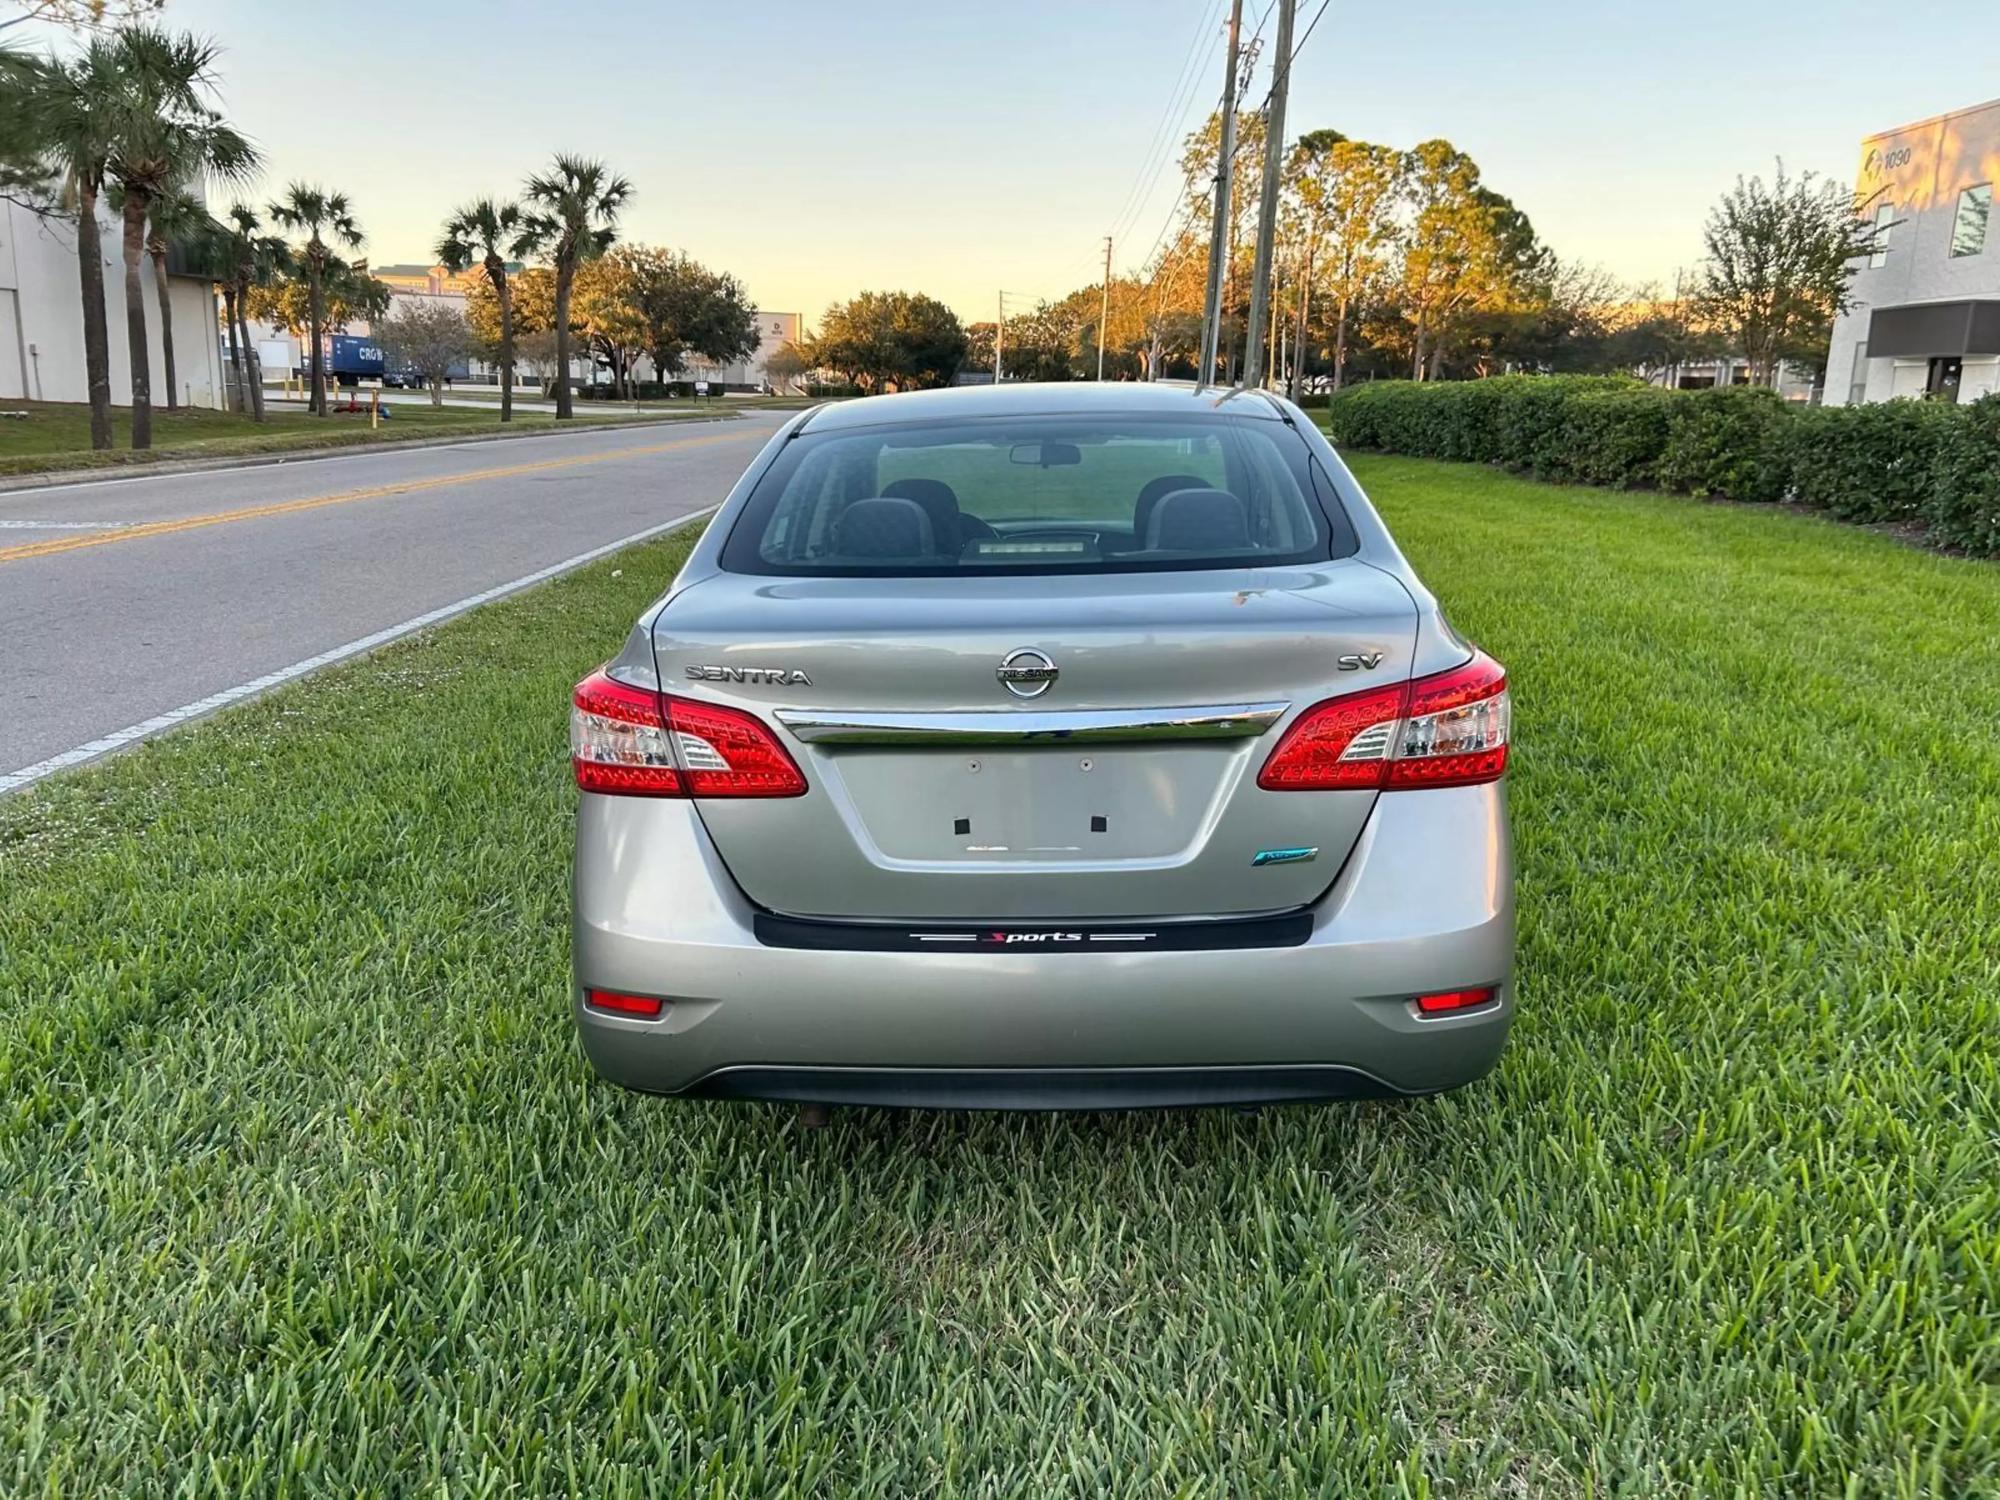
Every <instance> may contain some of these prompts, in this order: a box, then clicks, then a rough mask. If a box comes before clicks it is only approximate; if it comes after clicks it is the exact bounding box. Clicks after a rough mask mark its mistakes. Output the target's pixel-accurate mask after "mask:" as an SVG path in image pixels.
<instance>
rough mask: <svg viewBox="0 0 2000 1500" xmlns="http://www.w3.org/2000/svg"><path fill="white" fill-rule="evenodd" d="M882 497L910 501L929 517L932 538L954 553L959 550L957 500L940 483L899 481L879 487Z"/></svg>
mask: <svg viewBox="0 0 2000 1500" xmlns="http://www.w3.org/2000/svg"><path fill="white" fill-rule="evenodd" d="M882 493H883V495H884V496H886V497H888V498H890V499H894V500H913V501H915V502H916V503H917V504H918V505H921V506H922V507H923V508H924V514H925V515H927V516H929V517H930V521H931V535H932V536H933V537H935V538H936V539H937V541H938V542H939V543H940V544H941V545H943V546H946V547H949V548H951V550H953V551H957V550H958V541H959V535H958V533H959V526H958V496H957V495H955V494H953V493H952V489H951V486H950V485H948V484H946V483H945V482H944V481H943V480H942V479H898V480H894V481H892V482H891V483H889V484H885V485H883V486H882Z"/></svg>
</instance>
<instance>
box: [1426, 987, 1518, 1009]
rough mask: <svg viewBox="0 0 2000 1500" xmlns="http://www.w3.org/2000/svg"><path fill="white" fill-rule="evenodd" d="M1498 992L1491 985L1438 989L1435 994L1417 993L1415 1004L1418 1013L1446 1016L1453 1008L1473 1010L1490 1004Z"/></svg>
mask: <svg viewBox="0 0 2000 1500" xmlns="http://www.w3.org/2000/svg"><path fill="white" fill-rule="evenodd" d="M1497 993H1498V992H1497V991H1496V990H1494V988H1493V987H1492V986H1491V985H1487V986H1485V987H1484V988H1481V989H1471V990H1439V991H1438V992H1437V993H1436V994H1435V995H1419V996H1417V998H1416V1001H1415V1004H1416V1007H1417V1010H1418V1012H1419V1013H1420V1014H1422V1015H1426V1016H1446V1015H1450V1014H1451V1013H1452V1012H1453V1011H1455V1010H1475V1009H1477V1008H1478V1007H1479V1006H1482V1005H1491V1004H1492V1003H1493V999H1494V996H1495V995H1496V994H1497Z"/></svg>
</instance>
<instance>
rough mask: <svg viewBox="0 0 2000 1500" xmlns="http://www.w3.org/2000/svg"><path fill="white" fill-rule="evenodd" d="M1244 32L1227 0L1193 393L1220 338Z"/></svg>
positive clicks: (1235, 3)
mask: <svg viewBox="0 0 2000 1500" xmlns="http://www.w3.org/2000/svg"><path fill="white" fill-rule="evenodd" d="M1242 30H1243V0H1229V55H1228V56H1227V57H1226V58H1224V59H1223V63H1222V69H1223V72H1222V139H1221V141H1220V142H1219V143H1218V149H1217V151H1216V156H1215V221H1214V223H1212V224H1211V225H1210V226H1209V234H1208V297H1207V300H1206V301H1205V302H1204V303H1203V305H1202V313H1201V369H1200V370H1198V371H1196V372H1195V377H1194V383H1195V389H1197V390H1199V389H1200V388H1201V387H1202V386H1205V385H1207V384H1208V383H1209V378H1210V377H1211V376H1212V375H1213V374H1214V373H1215V353H1216V345H1217V344H1218V342H1220V340H1221V338H1222V277H1223V274H1224V272H1225V271H1226V270H1227V269H1228V264H1227V262H1228V257H1229V201H1230V197H1229V195H1230V187H1231V183H1230V177H1231V174H1232V172H1233V170H1234V168H1235V165H1236V51H1237V44H1238V38H1239V36H1240V34H1241V32H1242Z"/></svg>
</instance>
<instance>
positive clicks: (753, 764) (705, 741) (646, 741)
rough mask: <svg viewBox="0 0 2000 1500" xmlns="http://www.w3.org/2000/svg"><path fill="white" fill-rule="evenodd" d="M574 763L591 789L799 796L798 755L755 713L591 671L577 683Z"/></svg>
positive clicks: (646, 794)
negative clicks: (634, 683)
mask: <svg viewBox="0 0 2000 1500" xmlns="http://www.w3.org/2000/svg"><path fill="white" fill-rule="evenodd" d="M569 744H570V759H571V763H572V764H573V765H574V766H575V768H576V784H577V785H578V786H579V787H581V788H583V790H584V791H586V792H606V793H610V794H611V795H613V796H625V797H687V796H694V797H796V796H798V795H799V794H800V793H802V792H803V791H805V789H806V779H805V776H804V775H803V774H802V773H801V772H800V771H799V768H798V763H797V762H796V761H794V760H793V759H792V757H791V756H790V755H789V754H787V753H786V751H785V747H784V746H783V745H781V744H779V743H778V740H777V737H776V736H775V735H773V734H772V733H771V731H770V730H769V729H768V728H767V727H766V726H765V725H764V723H763V721H762V720H761V719H759V718H757V717H756V715H754V714H747V713H744V712H742V711H741V710H739V709H734V708H724V707H722V706H721V705H719V704H715V703H697V702H695V701H693V700H692V699H688V698H675V697H672V696H670V695H667V694H664V693H656V692H654V691H652V690H651V689H649V688H635V687H631V686H628V685H627V684H625V683H622V682H617V681H614V680H613V679H612V678H610V677H608V676H606V675H605V674H604V673H603V672H593V673H591V674H590V676H588V677H586V678H585V679H584V680H583V681H582V682H580V683H578V684H577V686H576V694H575V697H574V699H573V702H572V707H571V710H570V720H569Z"/></svg>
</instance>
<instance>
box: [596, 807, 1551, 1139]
mask: <svg viewBox="0 0 2000 1500" xmlns="http://www.w3.org/2000/svg"><path fill="white" fill-rule="evenodd" d="M1256 873H1257V872H1255V871H1253V870H1251V869H1248V868H1246V869H1245V870H1244V872H1243V876H1244V879H1245V880H1254V879H1255V878H1256ZM574 899H575V909H574V965H575V972H576V981H577V983H576V990H575V993H574V995H573V1002H574V1007H575V1013H576V1022H577V1027H578V1030H579V1032H580V1034H581V1036H582V1041H583V1047H584V1051H585V1052H586V1054H587V1055H588V1056H589V1058H590V1061H591V1062H592V1064H593V1065H594V1066H595V1067H596V1068H597V1070H598V1071H599V1072H600V1073H602V1074H603V1075H604V1076H605V1077H606V1078H609V1079H611V1080H613V1081H615V1082H617V1083H621V1084H625V1085H627V1086H628V1087H631V1088H635V1089H642V1090H646V1091H649V1092H656V1093H681V1092H696V1093H705V1094H720V1095H729V1096H735V1097H754V1098H776V1099H801V1100H822V1101H827V1102H836V1103H882V1104H904V1105H920V1106H931V1105H937V1106H959V1107H972V1108H1001V1109H1011V1108H1107V1107H1118V1106H1135V1105H1136V1106H1162V1105H1175V1104H1224V1103H1274V1102H1282V1101H1289V1100H1300V1099H1324V1098H1353V1097H1360V1096H1365V1095H1371V1094H1422V1093H1433V1092H1436V1091H1438V1090H1440V1089H1448V1088H1453V1087H1456V1086H1458V1085H1460V1084H1463V1083H1467V1082H1470V1081H1471V1080H1473V1079H1475V1078H1478V1077H1480V1076H1481V1075H1482V1074H1484V1073H1485V1072H1487V1071H1488V1070H1489V1069H1490V1068H1491V1067H1492V1066H1493V1064H1494V1062H1495V1061H1496V1060H1497V1058H1498V1056H1499V1053H1500V1048H1501V1045H1502V1043H1503V1042H1504V1041H1505V1039H1506V1035H1507V1029H1508V1026H1509V1025H1510V1023H1511V1022H1512V1019H1513V1011H1514V997H1513V990H1512V974H1513V955H1514V882H1513V864H1512V854H1511V849H1510V844H1509V839H1508V831H1507V812H1506V793H1505V789H1504V785H1503V784H1491V785H1486V786H1474V787H1454V788H1446V789H1438V790H1427V791H1413V792H1397V793H1391V794H1388V795H1385V796H1383V797H1381V798H1379V799H1378V800H1377V802H1376V805H1375V809H1374V811H1373V812H1372V813H1371V814H1370V816H1369V820H1368V823H1367V826H1366V828H1365V829H1364V830H1363V833H1362V836H1361V839H1360V841H1359V843H1358V844H1357V845H1356V847H1355V849H1354V851H1353V853H1352V855H1351V856H1350V857H1349V859H1348V861H1347V864H1346V866H1345V867H1344V868H1343V869H1342V870H1341V871H1340V875H1339V878H1338V879H1337V880H1336V881H1335V882H1334V884H1333V886H1332V888H1331V889H1330V890H1328V891H1327V892H1326V894H1325V895H1324V896H1323V897H1322V898H1321V899H1320V900H1319V902H1318V903H1316V905H1315V906H1314V908H1313V911H1312V925H1311V931H1310V933H1309V934H1308V935H1307V936H1306V938H1305V940H1304V941H1303V942H1300V943H1297V944H1295V945H1291V946H1284V947H1271V948H1217V949H1179V950H1173V951H1160V952H1118V951H1102V952H1100V951H1081V952H1075V951H1047V952H1045V951H1039V950H1038V951H1034V952H1021V951H1012V950H1007V951H993V950H983V951H964V950H960V951H942V952H907V951H896V952H891V951H830V950H826V949H809V948H787V947H767V946H765V945H764V944H763V943H762V942H760V941H759V940H758V937H757V935H756V932H755V931H754V929H753V923H754V921H755V918H756V911H755V909H754V908H753V907H752V906H751V904H750V903H749V902H748V901H747V900H746V899H745V898H744V897H743V895H742V893H741V892H740V891H739V890H738V889H737V887H736V885H735V883H734V881H732V880H731V879H730V876H729V874H728V871H727V869H726V868H725V867H724V865H723V862H722V860H721V857H720V856H719V855H718V854H717V852H716V850H715V848H714V846H713V845H712V844H711V843H710V841H709V839H708V836H707V834H706V832H705V830H704V829H703V827H702V824H701V820H700V818H699V816H698V815H697V814H696V812H695V810H694V808H693V807H692V806H691V805H690V804H688V803H686V802H679V801H664V800H655V799H647V798H622V797H602V796H594V795H585V796H584V797H583V798H582V806H581V808H580V810H579V814H578V821H577V858H576V870H575V889H574ZM1483 985H1492V986H1495V987H1496V989H1497V991H1498V996H1497V999H1496V1001H1495V1003H1494V1004H1492V1005H1490V1006H1487V1007H1484V1008H1482V1009H1479V1010H1475V1011H1469V1012H1465V1013H1462V1014H1456V1015H1447V1016H1440V1017H1419V1016H1418V1015H1417V1013H1416V1011H1415V1008H1414V1007H1413V1005H1412V1004H1411V1000H1412V997H1413V996H1416V995H1419V994H1426V993H1430V992H1433V991H1438V990H1447V989H1458V988H1464V987H1469V986H1483ZM585 988H594V989H602V990H612V991H617V992H621V993H626V994H638V995H657V996H662V997H665V998H666V999H667V1000H668V1001H669V1004H668V1006H667V1008H666V1011H665V1013H664V1014H663V1015H662V1016H661V1017H660V1018H659V1019H657V1020H637V1019H633V1018H630V1017H625V1016H617V1015H609V1014H606V1013H604V1012H601V1011H598V1010H595V1009H592V1008H590V1007H588V1006H587V1005H586V1004H585V1003H584V1001H583V991H584V989H585Z"/></svg>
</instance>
